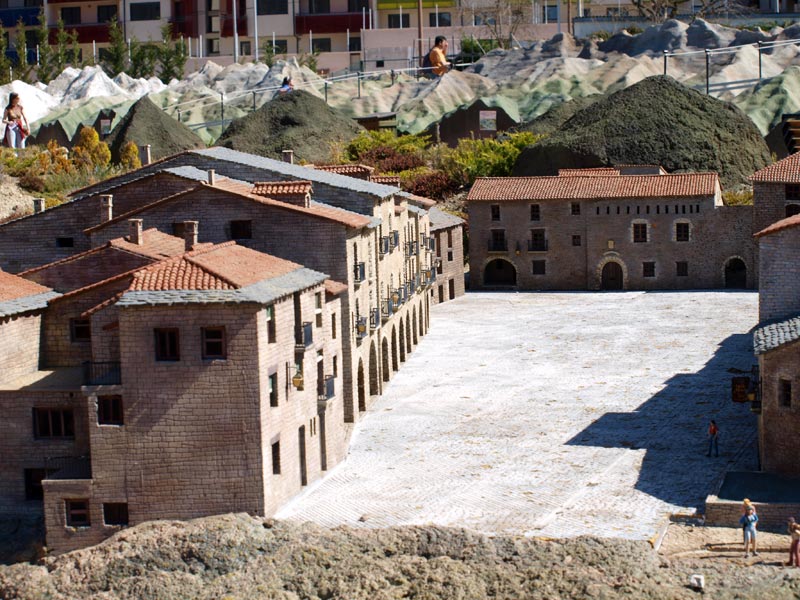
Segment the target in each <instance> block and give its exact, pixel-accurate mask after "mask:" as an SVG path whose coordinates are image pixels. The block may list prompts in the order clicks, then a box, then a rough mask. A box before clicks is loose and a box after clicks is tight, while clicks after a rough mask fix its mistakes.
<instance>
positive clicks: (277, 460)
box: [270, 440, 281, 475]
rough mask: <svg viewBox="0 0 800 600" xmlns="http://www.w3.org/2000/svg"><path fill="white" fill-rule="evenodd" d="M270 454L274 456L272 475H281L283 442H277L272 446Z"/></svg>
mask: <svg viewBox="0 0 800 600" xmlns="http://www.w3.org/2000/svg"><path fill="white" fill-rule="evenodd" d="M270 454H271V456H272V474H273V475H280V474H281V441H280V440H275V441H274V442H272V444H271V445H270Z"/></svg>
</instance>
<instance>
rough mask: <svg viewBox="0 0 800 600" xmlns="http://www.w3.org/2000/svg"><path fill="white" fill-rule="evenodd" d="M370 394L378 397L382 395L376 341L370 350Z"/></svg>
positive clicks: (373, 341)
mask: <svg viewBox="0 0 800 600" xmlns="http://www.w3.org/2000/svg"><path fill="white" fill-rule="evenodd" d="M369 393H370V396H377V395H378V394H380V393H381V390H380V382H379V381H378V351H377V350H376V348H375V340H372V344H371V345H370V348H369Z"/></svg>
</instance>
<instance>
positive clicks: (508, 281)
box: [483, 258, 517, 285]
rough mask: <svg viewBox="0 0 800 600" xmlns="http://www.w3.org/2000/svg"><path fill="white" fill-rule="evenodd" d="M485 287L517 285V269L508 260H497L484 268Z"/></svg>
mask: <svg viewBox="0 0 800 600" xmlns="http://www.w3.org/2000/svg"><path fill="white" fill-rule="evenodd" d="M483 285H517V269H516V267H514V265H512V264H511V263H510V262H508V261H507V260H504V259H502V258H495V259H494V260H492V261H490V262H489V264H487V265H486V266H485V267H484V268H483Z"/></svg>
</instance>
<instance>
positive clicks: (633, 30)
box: [625, 25, 644, 35]
mask: <svg viewBox="0 0 800 600" xmlns="http://www.w3.org/2000/svg"><path fill="white" fill-rule="evenodd" d="M625 31H627V32H628V33H630V34H631V35H639V34H640V33H642V32H643V31H644V29H642V28H641V27H636V26H635V25H632V26H630V27H626V28H625Z"/></svg>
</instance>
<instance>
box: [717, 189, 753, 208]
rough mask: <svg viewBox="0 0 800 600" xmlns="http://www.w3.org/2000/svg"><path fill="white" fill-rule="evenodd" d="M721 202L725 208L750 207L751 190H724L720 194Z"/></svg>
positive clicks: (751, 201)
mask: <svg viewBox="0 0 800 600" xmlns="http://www.w3.org/2000/svg"><path fill="white" fill-rule="evenodd" d="M722 202H723V203H724V204H725V206H752V204H753V190H752V189H739V190H726V191H724V192H722Z"/></svg>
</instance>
